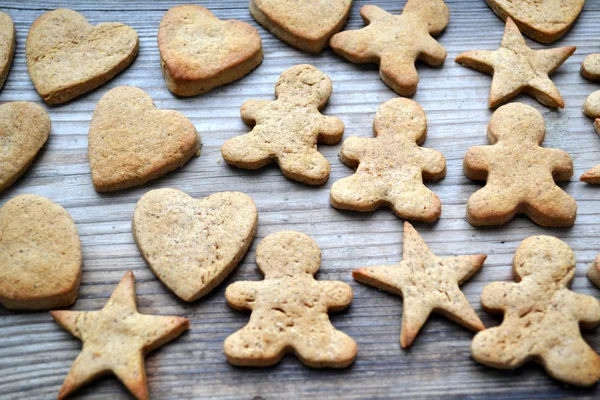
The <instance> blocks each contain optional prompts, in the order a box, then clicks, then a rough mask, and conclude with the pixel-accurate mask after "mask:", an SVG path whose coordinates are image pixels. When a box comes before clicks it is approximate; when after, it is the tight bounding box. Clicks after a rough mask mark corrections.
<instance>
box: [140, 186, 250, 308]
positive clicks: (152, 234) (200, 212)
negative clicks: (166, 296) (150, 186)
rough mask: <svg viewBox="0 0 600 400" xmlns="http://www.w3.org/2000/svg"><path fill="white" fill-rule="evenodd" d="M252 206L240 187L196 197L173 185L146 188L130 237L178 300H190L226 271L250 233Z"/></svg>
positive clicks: (237, 259) (245, 247)
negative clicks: (132, 237)
mask: <svg viewBox="0 0 600 400" xmlns="http://www.w3.org/2000/svg"><path fill="white" fill-rule="evenodd" d="M257 224H258V211H257V210H256V205H255V204H254V201H252V199H251V198H250V197H249V196H247V195H245V194H244V193H240V192H221V193H215V194H213V195H211V196H208V197H206V198H204V199H201V200H196V199H194V198H192V197H190V196H188V195H187V194H185V193H183V192H180V191H179V190H175V189H158V190H151V191H150V192H148V193H146V194H145V195H144V196H142V198H141V199H140V200H139V201H138V202H137V205H136V207H135V212H134V214H133V236H134V237H135V241H136V243H137V245H138V248H139V249H140V253H141V254H142V256H143V257H144V259H145V260H146V262H147V263H148V266H149V267H150V269H152V272H154V274H156V276H157V277H158V278H159V279H160V280H161V281H162V282H163V283H164V284H165V285H166V286H167V287H168V288H169V289H170V290H172V291H173V292H174V293H175V294H176V295H177V296H178V297H179V298H180V299H182V300H185V301H194V300H196V299H199V298H200V297H202V296H204V295H205V294H207V293H208V292H210V291H211V290H212V289H214V288H215V287H216V286H217V285H218V284H219V283H221V282H222V281H223V279H225V277H227V275H229V273H230V272H231V271H232V270H233V269H234V268H235V267H236V265H237V264H238V263H239V262H240V260H241V259H242V257H243V256H244V254H246V251H247V250H248V247H250V244H251V243H252V239H254V235H255V234H256V226H257Z"/></svg>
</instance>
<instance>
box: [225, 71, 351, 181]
mask: <svg viewBox="0 0 600 400" xmlns="http://www.w3.org/2000/svg"><path fill="white" fill-rule="evenodd" d="M330 95H331V80H330V79H329V77H328V76H327V75H325V74H324V73H323V72H321V71H319V70H318V69H316V68H315V67H313V66H312V65H307V64H302V65H296V66H294V67H292V68H290V69H288V70H286V71H285V72H284V73H283V74H281V76H280V77H279V79H278V80H277V84H276V86H275V97H276V98H277V100H275V101H268V100H249V101H247V102H245V103H244V104H243V105H242V108H241V114H242V119H243V120H244V122H245V123H246V124H248V125H250V126H254V127H253V129H252V131H251V132H250V133H247V134H245V135H242V136H236V137H234V138H233V139H229V140H228V141H226V142H225V143H224V144H223V147H221V153H222V155H223V159H224V160H225V161H226V162H227V163H228V164H231V165H233V166H236V167H239V168H247V169H258V168H261V167H264V166H265V165H267V164H270V163H273V162H276V163H277V164H279V168H281V172H283V174H284V175H285V176H286V177H288V178H290V179H293V180H296V181H300V182H304V183H307V184H309V185H322V184H323V183H325V182H326V181H327V179H328V178H329V171H330V169H331V167H330V166H329V162H328V161H327V159H326V158H325V157H323V155H322V154H321V153H319V152H318V151H317V143H324V144H336V143H338V142H339V141H340V140H341V139H342V135H343V133H344V123H343V122H342V121H341V120H339V119H338V118H335V117H326V116H324V115H322V114H321V113H320V112H319V110H321V109H322V108H323V107H325V104H327V100H329V96H330Z"/></svg>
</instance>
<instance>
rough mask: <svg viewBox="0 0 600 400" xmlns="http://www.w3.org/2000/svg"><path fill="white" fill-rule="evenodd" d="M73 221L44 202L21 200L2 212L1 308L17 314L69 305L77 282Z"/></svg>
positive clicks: (11, 202)
mask: <svg viewBox="0 0 600 400" xmlns="http://www.w3.org/2000/svg"><path fill="white" fill-rule="evenodd" d="M81 260H82V256H81V243H80V242H79V235H78V234H77V228H76V227H75V223H74V222H73V219H72V218H71V216H70V215H69V213H67V211H65V209H64V208H62V207H61V206H59V205H58V204H56V203H54V202H53V201H50V200H48V199H47V198H45V197H42V196H38V195H33V194H25V195H20V196H17V197H14V198H12V199H11V200H9V201H8V202H7V203H6V204H4V206H3V207H2V208H0V304H1V305H3V306H4V307H6V308H10V309H15V310H47V309H50V308H58V307H65V306H68V305H71V304H73V303H74V302H75V300H76V299H77V294H78V291H79V282H80V281H81V263H82V261H81Z"/></svg>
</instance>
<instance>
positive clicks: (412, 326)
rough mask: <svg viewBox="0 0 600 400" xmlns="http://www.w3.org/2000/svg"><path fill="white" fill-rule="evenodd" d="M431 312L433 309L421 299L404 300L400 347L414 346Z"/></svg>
mask: <svg viewBox="0 0 600 400" xmlns="http://www.w3.org/2000/svg"><path fill="white" fill-rule="evenodd" d="M431 311H432V307H431V306H430V305H424V304H423V303H422V302H421V301H420V299H414V300H413V299H412V298H405V299H404V302H403V304H402V330H401V332H400V345H401V346H402V348H407V347H410V346H411V345H412V344H413V342H414V341H415V339H416V337H417V335H418V334H419V331H420V330H421V328H422V327H423V325H424V324H425V322H426V321H427V319H428V318H429V315H430V314H431Z"/></svg>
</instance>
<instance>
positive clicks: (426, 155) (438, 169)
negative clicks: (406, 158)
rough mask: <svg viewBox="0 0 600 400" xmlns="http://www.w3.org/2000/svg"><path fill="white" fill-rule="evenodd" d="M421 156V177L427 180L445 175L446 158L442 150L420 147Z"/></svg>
mask: <svg viewBox="0 0 600 400" xmlns="http://www.w3.org/2000/svg"><path fill="white" fill-rule="evenodd" d="M420 150H421V154H422V156H423V162H422V163H421V168H423V178H424V179H428V180H438V179H442V178H443V177H445V176H446V158H445V157H444V155H443V154H442V152H440V151H437V150H433V149H426V148H420Z"/></svg>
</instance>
